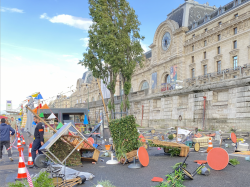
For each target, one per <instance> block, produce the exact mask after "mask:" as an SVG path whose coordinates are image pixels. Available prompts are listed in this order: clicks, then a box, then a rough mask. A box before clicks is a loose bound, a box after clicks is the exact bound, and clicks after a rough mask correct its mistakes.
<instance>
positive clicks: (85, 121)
mask: <svg viewBox="0 0 250 187" xmlns="http://www.w3.org/2000/svg"><path fill="white" fill-rule="evenodd" d="M83 124H84V125H88V124H89V122H88V118H87V115H86V114H85V117H84V121H83Z"/></svg>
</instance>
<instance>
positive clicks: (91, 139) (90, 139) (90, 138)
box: [88, 137, 95, 145]
mask: <svg viewBox="0 0 250 187" xmlns="http://www.w3.org/2000/svg"><path fill="white" fill-rule="evenodd" d="M88 141H90V142H91V145H93V143H94V142H95V140H94V139H93V138H92V137H89V138H88Z"/></svg>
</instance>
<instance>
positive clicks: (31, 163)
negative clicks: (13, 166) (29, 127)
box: [27, 143, 34, 166]
mask: <svg viewBox="0 0 250 187" xmlns="http://www.w3.org/2000/svg"><path fill="white" fill-rule="evenodd" d="M31 149H32V143H31V144H30V146H29V158H28V165H27V166H33V165H34V163H33V159H32V155H31Z"/></svg>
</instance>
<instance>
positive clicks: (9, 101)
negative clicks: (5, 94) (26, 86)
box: [6, 100, 12, 110]
mask: <svg viewBox="0 0 250 187" xmlns="http://www.w3.org/2000/svg"><path fill="white" fill-rule="evenodd" d="M6 110H12V101H11V100H7V101H6Z"/></svg>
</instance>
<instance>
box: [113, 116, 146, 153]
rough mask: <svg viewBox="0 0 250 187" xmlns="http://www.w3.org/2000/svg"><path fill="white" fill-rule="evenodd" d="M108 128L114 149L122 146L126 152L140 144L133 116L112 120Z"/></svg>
mask: <svg viewBox="0 0 250 187" xmlns="http://www.w3.org/2000/svg"><path fill="white" fill-rule="evenodd" d="M109 128H110V133H111V136H112V138H113V143H114V145H115V148H116V149H117V148H121V147H122V149H123V150H124V151H125V152H126V153H128V152H130V151H133V150H136V149H138V148H139V147H140V146H141V142H140V140H139V133H138V132H137V129H136V123H135V118H134V116H132V115H131V116H126V117H123V118H121V119H115V120H112V121H111V122H110V125H109Z"/></svg>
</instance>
